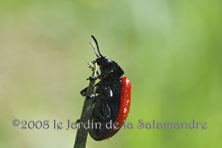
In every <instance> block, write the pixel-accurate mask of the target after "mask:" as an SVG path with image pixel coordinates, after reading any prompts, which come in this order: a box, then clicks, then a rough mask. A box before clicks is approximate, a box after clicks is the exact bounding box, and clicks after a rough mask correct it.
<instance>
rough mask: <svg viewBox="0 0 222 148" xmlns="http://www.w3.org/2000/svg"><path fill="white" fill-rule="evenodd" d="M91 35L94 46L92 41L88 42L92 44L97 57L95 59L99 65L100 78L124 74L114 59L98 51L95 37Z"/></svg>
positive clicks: (116, 77)
mask: <svg viewBox="0 0 222 148" xmlns="http://www.w3.org/2000/svg"><path fill="white" fill-rule="evenodd" d="M91 37H92V38H93V40H94V41H95V43H96V47H95V45H94V44H93V43H92V42H90V43H91V45H92V46H93V48H94V51H95V54H96V56H97V59H96V60H95V61H96V63H97V64H98V65H99V67H100V71H101V79H108V78H109V79H118V78H120V77H121V76H122V75H123V74H124V72H123V70H122V68H121V67H120V66H119V65H118V64H117V63H116V62H115V61H112V60H111V59H110V58H108V57H106V56H103V55H102V54H101V53H100V50H99V45H98V42H97V40H96V38H95V37H94V36H93V35H91ZM96 49H97V52H96Z"/></svg>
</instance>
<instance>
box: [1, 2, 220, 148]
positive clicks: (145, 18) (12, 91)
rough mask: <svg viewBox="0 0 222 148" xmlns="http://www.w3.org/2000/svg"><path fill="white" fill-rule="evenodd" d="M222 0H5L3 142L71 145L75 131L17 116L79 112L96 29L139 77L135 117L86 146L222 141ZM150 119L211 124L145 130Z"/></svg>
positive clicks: (16, 147) (44, 147)
mask: <svg viewBox="0 0 222 148" xmlns="http://www.w3.org/2000/svg"><path fill="white" fill-rule="evenodd" d="M221 6H222V3H221V1H220V0H212V1H209V0H196V1H193V0H187V1H176V0H168V1H164V0H137V1H134V0H122V1H117V0H94V1H89V0H86V1H81V0H65V1H62V0H54V1H50V0H20V1H18V0H17V1H16V0H10V1H6V0H2V1H1V2H0V112H1V113H0V147H1V148H48V147H50V148H60V147H66V148H71V147H72V146H73V143H74V139H75V134H76V130H55V129H53V127H52V126H51V127H50V128H49V129H48V130H44V129H40V130H37V129H26V130H22V129H21V126H19V127H14V126H13V125H12V121H13V119H19V120H27V121H30V120H34V121H37V120H42V121H43V120H49V121H50V123H52V122H53V120H54V119H56V120H57V121H61V122H64V123H66V122H67V120H68V119H70V120H72V121H76V119H78V118H79V117H80V114H81V110H82V105H83V101H84V99H83V97H81V96H80V94H79V91H80V90H81V89H83V88H84V87H86V86H87V85H88V82H87V81H86V80H85V79H86V78H87V77H88V76H89V75H91V71H90V70H89V69H88V68H87V62H91V61H92V60H94V59H95V55H94V53H93V50H92V47H91V46H90V44H89V41H91V40H92V39H91V38H90V34H94V35H95V36H96V38H97V40H98V41H99V44H100V47H101V51H102V53H103V54H104V55H107V56H109V57H110V58H111V59H113V60H115V61H116V62H118V63H119V64H120V65H121V66H122V68H123V69H124V70H125V74H126V75H127V76H128V77H129V78H130V80H131V82H132V103H131V104H132V105H131V111H130V114H129V116H128V119H127V122H131V123H133V125H134V129H131V130H127V129H122V130H121V131H120V132H119V133H118V134H117V135H115V136H114V137H112V138H110V139H108V140H105V141H102V142H95V141H93V140H92V139H91V138H90V137H88V142H87V147H88V148H95V147H106V148H113V147H116V148H121V147H127V148H135V147H152V148H165V147H166V148H168V147H171V148H180V147H189V148H194V147H195V148H196V147H200V148H209V147H213V148H221V147H222V141H221V139H222V128H221V125H222V118H221V114H222V109H221V105H222V100H221V99H222V29H221V26H222V23H221V18H222V17H221V14H222V8H221ZM139 119H142V120H143V121H144V122H152V120H155V121H156V122H166V121H167V122H191V121H192V120H195V122H207V127H208V128H207V129H206V130H202V129H200V128H198V129H180V130H179V129H178V130H177V129H162V130H158V129H140V130H139V129H138V128H137V127H136V126H137V123H138V120H139Z"/></svg>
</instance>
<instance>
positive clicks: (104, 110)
mask: <svg viewBox="0 0 222 148" xmlns="http://www.w3.org/2000/svg"><path fill="white" fill-rule="evenodd" d="M102 113H103V118H104V119H110V118H111V109H110V107H109V105H108V104H107V102H105V103H103V106H102Z"/></svg>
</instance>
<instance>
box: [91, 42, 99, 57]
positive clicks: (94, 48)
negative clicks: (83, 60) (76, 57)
mask: <svg viewBox="0 0 222 148" xmlns="http://www.w3.org/2000/svg"><path fill="white" fill-rule="evenodd" d="M89 43H90V44H91V45H92V47H93V50H94V52H95V54H96V57H99V55H98V54H97V52H96V46H95V44H94V43H93V42H89Z"/></svg>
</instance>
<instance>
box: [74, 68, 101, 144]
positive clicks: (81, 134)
mask: <svg viewBox="0 0 222 148" xmlns="http://www.w3.org/2000/svg"><path fill="white" fill-rule="evenodd" d="M96 70H97V65H96V64H95V65H94V67H92V71H93V73H92V76H93V77H94V76H95V75H96ZM95 81H96V80H92V81H90V82H89V87H88V89H87V94H93V91H94V84H95ZM92 110H93V99H90V98H87V97H86V98H85V101H84V105H83V109H82V114H81V118H80V122H81V123H87V122H88V121H89V120H90V117H91V114H92ZM81 123H80V124H79V128H78V130H77V134H76V139H75V143H74V146H73V148H85V147H86V141H87V135H88V129H85V128H84V127H83V124H81Z"/></svg>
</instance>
